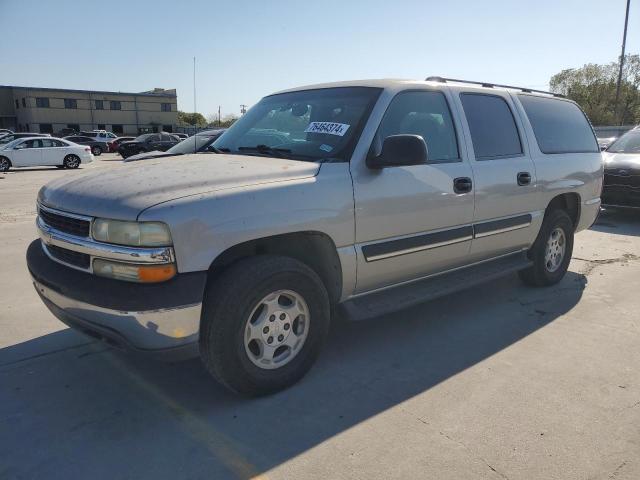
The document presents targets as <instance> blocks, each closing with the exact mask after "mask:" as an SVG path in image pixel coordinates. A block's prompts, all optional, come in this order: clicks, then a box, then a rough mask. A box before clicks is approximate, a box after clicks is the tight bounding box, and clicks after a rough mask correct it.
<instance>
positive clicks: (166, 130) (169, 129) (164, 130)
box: [162, 125, 173, 133]
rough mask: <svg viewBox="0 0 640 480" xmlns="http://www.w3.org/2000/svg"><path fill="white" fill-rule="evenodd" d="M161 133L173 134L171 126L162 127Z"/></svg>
mask: <svg viewBox="0 0 640 480" xmlns="http://www.w3.org/2000/svg"><path fill="white" fill-rule="evenodd" d="M162 131H163V132H169V133H172V132H173V125H162Z"/></svg>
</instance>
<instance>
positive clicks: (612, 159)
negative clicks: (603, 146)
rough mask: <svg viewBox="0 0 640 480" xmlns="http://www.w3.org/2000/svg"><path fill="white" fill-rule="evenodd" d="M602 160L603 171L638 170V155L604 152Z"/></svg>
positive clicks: (639, 168)
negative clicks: (617, 169) (618, 169)
mask: <svg viewBox="0 0 640 480" xmlns="http://www.w3.org/2000/svg"><path fill="white" fill-rule="evenodd" d="M603 158H604V168H605V170H609V169H612V168H628V169H631V170H640V153H609V152H605V153H604V155H603Z"/></svg>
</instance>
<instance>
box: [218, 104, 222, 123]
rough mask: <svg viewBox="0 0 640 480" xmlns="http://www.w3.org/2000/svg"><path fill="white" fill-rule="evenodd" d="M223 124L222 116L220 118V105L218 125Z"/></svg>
mask: <svg viewBox="0 0 640 480" xmlns="http://www.w3.org/2000/svg"><path fill="white" fill-rule="evenodd" d="M221 125H222V118H220V105H218V126H221Z"/></svg>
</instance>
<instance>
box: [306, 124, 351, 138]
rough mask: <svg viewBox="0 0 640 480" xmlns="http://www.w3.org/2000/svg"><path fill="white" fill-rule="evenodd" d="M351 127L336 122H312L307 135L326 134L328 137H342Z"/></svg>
mask: <svg viewBox="0 0 640 480" xmlns="http://www.w3.org/2000/svg"><path fill="white" fill-rule="evenodd" d="M349 127H350V125H347V124H346V123H334V122H311V123H310V124H309V126H308V127H307V129H306V130H305V133H326V134H328V135H337V136H339V137H342V136H343V135H344V134H345V133H347V130H349Z"/></svg>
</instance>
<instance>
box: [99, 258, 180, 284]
mask: <svg viewBox="0 0 640 480" xmlns="http://www.w3.org/2000/svg"><path fill="white" fill-rule="evenodd" d="M93 273H95V274H96V275H100V276H101V277H108V278H114V279H116V280H126V281H128V282H139V283H157V282H164V281H166V280H169V279H170V278H172V277H174V276H175V274H176V266H175V265H174V264H172V263H169V264H164V265H140V264H132V263H121V262H112V261H111V260H103V259H101V258H96V259H95V260H94V261H93Z"/></svg>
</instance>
